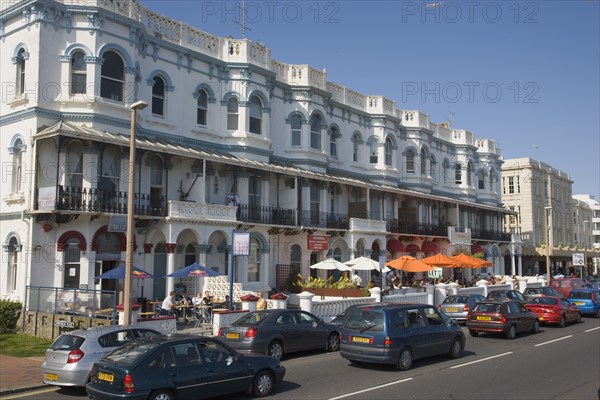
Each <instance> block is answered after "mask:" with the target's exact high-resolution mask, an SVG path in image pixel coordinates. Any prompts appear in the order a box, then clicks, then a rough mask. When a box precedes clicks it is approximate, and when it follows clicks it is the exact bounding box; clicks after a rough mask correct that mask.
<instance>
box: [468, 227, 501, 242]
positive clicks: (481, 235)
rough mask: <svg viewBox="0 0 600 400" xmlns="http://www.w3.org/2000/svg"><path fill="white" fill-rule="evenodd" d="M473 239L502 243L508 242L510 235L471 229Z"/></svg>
mask: <svg viewBox="0 0 600 400" xmlns="http://www.w3.org/2000/svg"><path fill="white" fill-rule="evenodd" d="M471 236H472V237H473V239H483V240H495V241H502V242H510V233H504V232H496V231H488V230H482V229H471Z"/></svg>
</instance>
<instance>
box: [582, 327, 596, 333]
mask: <svg viewBox="0 0 600 400" xmlns="http://www.w3.org/2000/svg"><path fill="white" fill-rule="evenodd" d="M596 329H600V326H597V327H595V328H592V329H588V330H587V331H584V332H591V331H595V330H596Z"/></svg>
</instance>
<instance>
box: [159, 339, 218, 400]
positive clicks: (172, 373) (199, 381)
mask: <svg viewBox="0 0 600 400" xmlns="http://www.w3.org/2000/svg"><path fill="white" fill-rule="evenodd" d="M200 355H201V352H200V350H199V349H198V347H197V346H196V342H195V341H193V340H190V341H185V342H177V343H173V344H171V345H169V346H168V359H169V365H168V368H167V371H166V374H167V381H168V384H169V387H173V388H176V390H177V391H178V393H179V398H181V399H185V398H197V397H198V395H199V394H202V396H203V397H208V396H210V395H211V393H212V390H213V384H214V383H213V380H212V376H210V375H209V373H208V372H207V371H206V368H205V366H204V362H203V359H202V358H201V357H200Z"/></svg>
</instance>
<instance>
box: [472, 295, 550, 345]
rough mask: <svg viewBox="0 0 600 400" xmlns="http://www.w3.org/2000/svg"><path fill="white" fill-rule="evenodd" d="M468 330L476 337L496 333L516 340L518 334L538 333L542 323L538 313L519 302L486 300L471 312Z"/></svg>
mask: <svg viewBox="0 0 600 400" xmlns="http://www.w3.org/2000/svg"><path fill="white" fill-rule="evenodd" d="M467 328H468V329H469V333H470V334H471V336H474V337H475V336H478V335H479V333H480V332H494V333H503V334H505V335H506V337H507V338H509V339H514V338H515V337H516V336H517V333H518V332H532V333H538V332H539V330H540V321H539V318H538V316H537V314H536V313H534V312H532V311H529V310H527V309H526V308H525V306H523V304H521V303H520V302H518V301H515V300H506V301H498V300H495V301H491V300H486V301H481V302H479V303H477V304H476V305H475V308H474V309H473V310H471V311H470V312H469V315H468V316H467Z"/></svg>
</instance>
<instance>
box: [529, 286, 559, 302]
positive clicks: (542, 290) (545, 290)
mask: <svg viewBox="0 0 600 400" xmlns="http://www.w3.org/2000/svg"><path fill="white" fill-rule="evenodd" d="M523 296H525V298H526V299H527V300H531V299H533V298H534V297H540V296H554V297H562V296H561V294H560V293H558V290H556V288H553V287H552V286H541V287H537V288H532V287H528V288H525V290H524V291H523Z"/></svg>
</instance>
